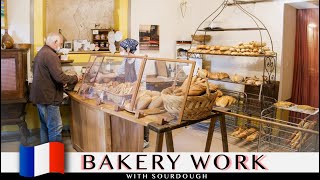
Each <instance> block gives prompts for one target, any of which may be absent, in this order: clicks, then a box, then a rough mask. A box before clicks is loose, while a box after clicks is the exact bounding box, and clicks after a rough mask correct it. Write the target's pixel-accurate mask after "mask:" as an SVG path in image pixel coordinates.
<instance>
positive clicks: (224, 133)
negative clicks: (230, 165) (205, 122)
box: [220, 115, 229, 152]
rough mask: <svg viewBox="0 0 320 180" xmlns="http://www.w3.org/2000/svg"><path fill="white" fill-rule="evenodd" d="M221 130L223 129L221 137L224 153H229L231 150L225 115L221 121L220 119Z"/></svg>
mask: <svg viewBox="0 0 320 180" xmlns="http://www.w3.org/2000/svg"><path fill="white" fill-rule="evenodd" d="M220 128H221V137H222V147H223V152H229V148H228V136H227V127H226V118H225V115H222V116H221V119H220Z"/></svg>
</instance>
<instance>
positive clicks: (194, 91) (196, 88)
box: [188, 84, 206, 96]
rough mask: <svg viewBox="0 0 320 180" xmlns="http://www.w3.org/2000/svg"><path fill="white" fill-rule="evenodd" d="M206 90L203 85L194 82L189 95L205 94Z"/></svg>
mask: <svg viewBox="0 0 320 180" xmlns="http://www.w3.org/2000/svg"><path fill="white" fill-rule="evenodd" d="M205 92H206V89H205V88H203V87H202V86H201V85H198V84H193V85H192V86H190V89H189V93H188V95H189V96H200V95H202V94H204V93H205Z"/></svg>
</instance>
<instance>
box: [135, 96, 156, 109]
mask: <svg viewBox="0 0 320 180" xmlns="http://www.w3.org/2000/svg"><path fill="white" fill-rule="evenodd" d="M151 101H152V98H151V96H149V95H144V96H141V97H140V98H139V99H138V102H137V105H136V110H143V109H147V107H148V106H149V104H150V103H151Z"/></svg>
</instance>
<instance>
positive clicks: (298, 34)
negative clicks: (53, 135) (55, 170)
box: [1, 0, 319, 152]
mask: <svg viewBox="0 0 320 180" xmlns="http://www.w3.org/2000/svg"><path fill="white" fill-rule="evenodd" d="M50 32H57V33H60V34H61V35H62V36H63V40H64V43H63V49H62V50H60V51H59V55H60V56H59V57H60V59H61V60H60V62H61V67H62V70H63V71H64V72H65V73H66V74H70V75H73V74H82V75H83V79H82V81H80V82H78V83H77V84H76V85H72V86H67V87H65V92H64V95H63V97H64V100H63V102H62V104H61V105H60V112H61V117H62V122H63V129H62V136H63V143H64V144H65V151H66V152H319V1H317V0H316V1H312V0H281V1H278V0H216V1H212V0H201V1H200V2H199V0H161V1H159V0H134V1H129V0H91V1H87V0H64V1H59V2H58V3H57V1H54V0H1V152H18V151H19V146H20V144H23V145H26V146H34V145H38V144H39V143H40V140H39V136H40V120H39V116H38V112H37V107H36V106H35V105H34V104H33V103H31V102H30V101H29V99H28V97H29V91H30V84H32V81H33V68H32V67H33V62H34V57H35V56H36V55H37V52H38V51H39V50H40V49H41V48H42V47H43V46H44V45H45V38H46V37H47V35H48V33H50ZM126 38H132V39H135V40H137V41H139V46H138V50H137V52H136V53H135V54H134V56H132V57H126V56H123V55H121V54H120V49H119V48H120V47H119V44H120V42H121V41H122V40H124V39H126ZM125 58H134V59H135V60H136V62H138V63H137V64H138V65H137V66H136V67H135V72H136V74H135V75H134V76H135V80H133V81H126V80H125V79H127V78H123V77H121V75H119V76H117V77H112V78H110V77H109V75H110V74H114V73H116V72H118V71H119V69H121V64H122V62H123V60H124V59H125ZM123 71H124V70H123ZM116 74H117V73H116ZM124 74H126V72H124ZM146 134H148V137H147V139H148V140H147V141H146V139H145V136H146ZM145 142H148V144H147V145H146V144H145Z"/></svg>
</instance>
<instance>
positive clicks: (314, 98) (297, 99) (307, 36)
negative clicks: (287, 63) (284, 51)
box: [292, 9, 319, 107]
mask: <svg viewBox="0 0 320 180" xmlns="http://www.w3.org/2000/svg"><path fill="white" fill-rule="evenodd" d="M292 102H293V103H296V104H300V105H310V106H313V107H319V9H301V10H297V27H296V43H295V58H294V78H293V90H292Z"/></svg>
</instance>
